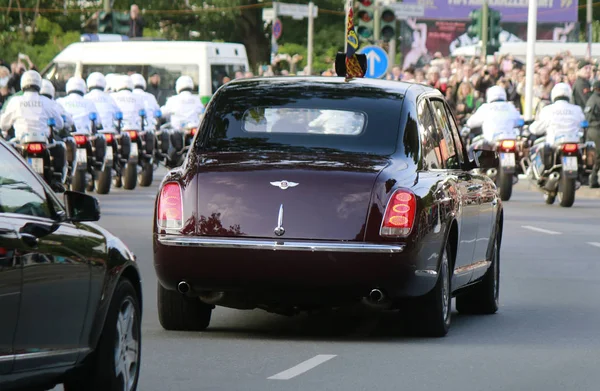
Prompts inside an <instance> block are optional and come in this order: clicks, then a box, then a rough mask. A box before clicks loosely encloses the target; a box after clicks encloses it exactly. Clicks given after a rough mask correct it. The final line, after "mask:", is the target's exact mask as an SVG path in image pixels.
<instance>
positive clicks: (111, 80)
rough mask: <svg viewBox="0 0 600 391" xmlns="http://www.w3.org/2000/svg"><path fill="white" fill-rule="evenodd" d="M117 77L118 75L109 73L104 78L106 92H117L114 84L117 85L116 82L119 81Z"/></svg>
mask: <svg viewBox="0 0 600 391" xmlns="http://www.w3.org/2000/svg"><path fill="white" fill-rule="evenodd" d="M117 76H118V75H117V74H114V73H109V74H107V75H106V77H105V78H104V80H106V87H105V88H104V91H107V92H109V91H110V92H114V90H115V88H114V87H115V86H114V84H115V80H116V79H117Z"/></svg>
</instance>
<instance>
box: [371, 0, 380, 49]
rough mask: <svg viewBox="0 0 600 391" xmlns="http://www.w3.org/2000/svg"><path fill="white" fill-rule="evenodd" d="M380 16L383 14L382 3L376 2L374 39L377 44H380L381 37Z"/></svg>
mask: <svg viewBox="0 0 600 391" xmlns="http://www.w3.org/2000/svg"><path fill="white" fill-rule="evenodd" d="M379 14H381V2H380V1H376V2H375V7H373V19H374V21H373V39H374V40H375V44H378V43H379V39H380V35H381V20H379Z"/></svg>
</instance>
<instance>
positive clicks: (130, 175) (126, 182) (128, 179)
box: [123, 163, 137, 190]
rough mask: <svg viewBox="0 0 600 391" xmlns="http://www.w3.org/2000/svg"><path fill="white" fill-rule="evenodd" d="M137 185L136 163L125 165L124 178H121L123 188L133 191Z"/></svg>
mask: <svg viewBox="0 0 600 391" xmlns="http://www.w3.org/2000/svg"><path fill="white" fill-rule="evenodd" d="M136 185H137V163H127V166H125V178H123V188H124V189H125V190H133V189H135V186H136Z"/></svg>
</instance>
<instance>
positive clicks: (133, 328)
mask: <svg viewBox="0 0 600 391" xmlns="http://www.w3.org/2000/svg"><path fill="white" fill-rule="evenodd" d="M135 311H136V310H135V306H134V304H133V301H132V299H131V298H129V297H128V298H126V299H125V300H124V301H123V302H122V303H121V308H120V309H119V315H118V317H117V337H116V339H117V340H116V346H115V376H116V377H117V378H119V377H120V378H121V380H122V381H123V391H130V390H132V389H133V387H134V385H135V380H136V374H137V369H138V363H139V355H140V344H139V336H138V335H137V334H138V332H137V327H138V325H137V319H136V313H135Z"/></svg>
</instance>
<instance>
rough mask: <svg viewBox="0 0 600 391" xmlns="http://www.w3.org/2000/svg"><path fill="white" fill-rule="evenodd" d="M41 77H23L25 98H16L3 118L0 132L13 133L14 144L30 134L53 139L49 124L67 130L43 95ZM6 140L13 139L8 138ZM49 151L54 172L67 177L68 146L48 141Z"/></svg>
mask: <svg viewBox="0 0 600 391" xmlns="http://www.w3.org/2000/svg"><path fill="white" fill-rule="evenodd" d="M41 88H42V77H41V76H40V74H39V73H38V72H36V71H33V70H32V71H26V72H25V73H23V75H22V76H21V90H22V91H23V95H17V96H14V97H13V98H12V99H10V101H9V102H8V103H7V106H6V109H5V110H4V112H3V113H2V116H1V117H0V130H2V131H3V132H5V134H7V133H9V131H10V130H11V129H14V138H15V139H16V140H15V141H20V140H22V139H23V137H24V136H25V135H26V134H28V133H33V132H36V133H38V134H40V135H44V136H45V137H46V138H48V137H49V136H50V128H49V127H48V120H49V119H50V118H53V119H54V123H55V126H56V128H58V129H61V128H62V127H63V126H64V122H63V119H62V117H61V115H60V111H58V108H57V107H56V105H54V104H53V103H52V102H51V101H50V100H49V99H48V98H46V97H44V96H42V95H40V90H41ZM7 139H12V137H11V136H8V137H7ZM48 150H49V152H50V154H51V156H52V158H53V163H54V170H55V172H57V173H61V172H62V173H63V175H64V173H66V158H65V150H66V149H65V145H64V143H62V142H60V141H56V140H54V139H50V140H48Z"/></svg>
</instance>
